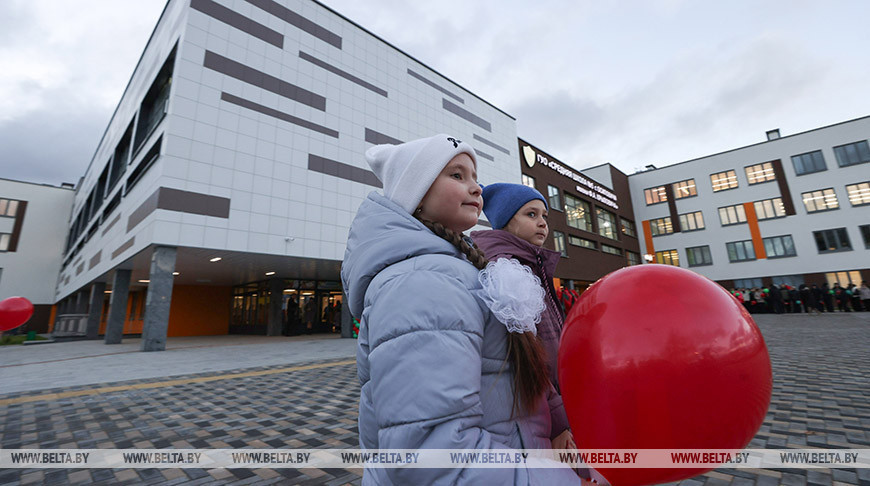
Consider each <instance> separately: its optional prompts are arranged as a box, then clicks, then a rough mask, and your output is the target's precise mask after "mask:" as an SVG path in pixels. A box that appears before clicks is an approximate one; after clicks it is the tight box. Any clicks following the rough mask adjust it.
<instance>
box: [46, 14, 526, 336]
mask: <svg viewBox="0 0 870 486" xmlns="http://www.w3.org/2000/svg"><path fill="white" fill-rule="evenodd" d="M439 132H448V133H450V134H452V135H454V136H457V137H458V138H460V139H462V140H464V141H466V142H469V143H470V144H472V146H474V147H475V149H476V151H477V156H478V161H479V162H478V174H479V178H480V180H481V181H519V180H520V169H519V167H518V166H517V165H516V164H515V163H513V162H514V160H515V157H516V152H515V151H516V148H515V147H516V121H515V120H514V118H512V117H511V116H510V115H508V114H506V113H504V112H503V111H501V110H499V109H498V108H496V107H494V106H492V105H490V104H489V103H487V102H486V101H485V100H483V99H481V98H480V97H478V96H476V95H475V94H473V93H471V92H469V91H467V90H466V89H464V88H463V87H461V86H459V85H457V84H456V83H454V82H452V81H450V80H449V79H446V78H445V77H443V76H441V75H440V74H439V73H437V72H435V71H433V70H432V69H430V68H429V67H428V66H426V65H425V64H423V63H421V62H419V61H417V60H416V59H414V58H412V57H410V56H408V55H407V54H405V53H403V52H402V51H401V50H399V49H397V48H396V47H394V46H392V45H390V44H389V43H387V42H385V41H384V40H382V39H380V38H378V37H377V36H375V35H374V34H372V33H371V32H369V31H367V30H365V29H364V28H362V27H360V26H359V25H356V24H355V23H353V22H351V21H349V20H348V19H346V18H344V17H342V16H341V15H340V14H338V13H336V12H334V11H332V10H330V9H329V8H328V7H326V6H324V5H322V4H320V3H318V2H316V1H312V0H286V1H284V0H282V1H275V0H247V1H246V0H169V1H168V2H167V4H166V7H165V9H164V11H163V13H162V15H161V17H160V19H159V21H158V23H157V26H156V28H155V29H154V32H153V34H152V35H151V38H150V40H149V41H148V43H147V46H146V47H145V50H144V52H143V54H142V57H141V59H140V60H139V63H138V65H137V67H136V69H135V71H134V73H133V75H132V78H131V79H130V81H129V84H128V86H127V88H126V90H125V92H124V94H123V96H122V98H121V100H120V102H119V104H118V106H117V108H116V110H115V113H114V115H113V116H112V118H111V121H110V122H109V125H108V126H107V128H106V130H105V133H104V135H103V137H102V139H101V140H100V142H99V145H98V147H97V149H96V152H95V154H94V156H93V159H92V160H91V161H90V165H89V166H88V168H87V171H86V172H85V174H84V176H83V177H82V180H81V182H80V183H79V184H78V185H77V187H76V191H75V196H74V201H73V203H72V213H71V219H70V221H69V223H68V224H65V226H66V227H68V229H69V232H68V237H67V239H66V241H65V244H64V247H63V248H61V252H62V253H63V257H62V265H61V268H60V277H59V284H58V286H57V290H56V294H55V301H56V302H57V303H58V311H57V314H58V318H57V319H56V322H57V325H58V326H59V329H61V332H63V333H67V334H70V335H86V336H87V337H89V338H92V339H97V338H100V337H102V339H104V340H105V342H106V343H117V342H120V341H121V340H122V338H123V336H125V335H141V336H142V338H143V340H142V350H143V351H152V350H162V349H164V347H165V341H166V338H167V337H171V336H189V335H209V334H228V333H229V334H266V335H279V334H282V333H283V334H288V333H297V332H321V331H325V332H339V331H341V330H343V335H349V333H350V319H349V316H348V315H347V312H346V310H345V309H344V308H343V307H342V306H341V302H342V292H341V286H340V282H339V269H340V265H341V260H342V258H343V254H344V249H345V240H346V237H347V232H348V228H349V226H350V223H351V220H352V218H353V216H354V214H355V211H356V209H357V207H358V206H359V205H360V203H361V202H362V201H363V199H364V198H365V197H366V195H367V194H368V193H369V192H370V191H373V190H377V189H378V188H380V186H381V184H380V182H379V181H378V180H377V178H376V177H375V176H374V174H373V173H372V172H370V171H369V170H368V167H367V165H366V162H365V159H364V155H363V154H364V152H365V150H366V149H367V148H368V147H370V146H372V144H378V143H397V142H399V141H404V140H412V139H415V138H420V137H423V136H429V135H431V134H433V133H439Z"/></svg>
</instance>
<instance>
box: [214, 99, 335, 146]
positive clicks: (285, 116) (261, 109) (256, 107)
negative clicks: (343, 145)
mask: <svg viewBox="0 0 870 486" xmlns="http://www.w3.org/2000/svg"><path fill="white" fill-rule="evenodd" d="M221 99H222V100H224V101H226V102H228V103H232V104H234V105H238V106H241V107H242V108H247V109H249V110H253V111H256V112H258V113H262V114H264V115H269V116H271V117H275V118H277V119H279V120H284V121H286V122H290V123H293V124H294V125H299V126H300V127H303V128H307V129H309V130H314V131H315V132H320V133H322V134H324V135H329V136H330V137H334V138H338V131H336V130H333V129H331V128H327V127H324V126H322V125H318V124H316V123H314V122H310V121H308V120H303V119H302V118H299V117H295V116H293V115H291V114H289V113H284V112H283V111H278V110H276V109H274V108H269V107H268V106H263V105H261V104H258V103H254V102H253V101H250V100H246V99H244V98H239V97H238V96H235V95H231V94H229V93H221Z"/></svg>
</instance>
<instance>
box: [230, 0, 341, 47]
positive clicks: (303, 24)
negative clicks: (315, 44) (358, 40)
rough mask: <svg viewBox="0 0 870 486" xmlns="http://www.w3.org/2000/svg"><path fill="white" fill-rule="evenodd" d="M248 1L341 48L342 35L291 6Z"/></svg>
mask: <svg viewBox="0 0 870 486" xmlns="http://www.w3.org/2000/svg"><path fill="white" fill-rule="evenodd" d="M247 2H248V3H250V4H251V5H254V6H255V7H258V8H260V9H262V10H265V11H266V12H269V13H270V14H272V15H274V16H275V17H278V18H279V19H281V20H283V21H284V22H287V23H288V24H290V25H292V26H294V27H296V28H298V29H300V30H302V31H303V32H308V33H309V34H311V35H313V36H314V37H317V38H318V39H320V40H322V41H323V42H326V43H327V44H329V45H331V46H334V47H337V48H339V49H341V37H340V36H339V35H338V34H336V33H334V32H331V31H329V30H327V29H326V28H324V27H321V26H320V25H317V24H316V23H314V22H312V21H310V20H308V19H306V18H305V17H303V16H301V15H299V14H298V13H296V12H294V11H292V10H290V9H289V8H287V7H285V6H283V5H281V4H279V3H278V2H275V1H274V0H247Z"/></svg>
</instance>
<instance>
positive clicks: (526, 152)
mask: <svg viewBox="0 0 870 486" xmlns="http://www.w3.org/2000/svg"><path fill="white" fill-rule="evenodd" d="M523 158H525V159H526V165H528V166H529V169H531V168H532V167H534V166H535V149H533V148H532V147H529V146H528V145H526V146H525V147H523Z"/></svg>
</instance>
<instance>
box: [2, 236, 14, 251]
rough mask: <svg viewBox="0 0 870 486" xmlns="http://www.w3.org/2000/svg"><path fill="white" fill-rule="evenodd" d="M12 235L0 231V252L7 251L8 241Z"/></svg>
mask: <svg viewBox="0 0 870 486" xmlns="http://www.w3.org/2000/svg"><path fill="white" fill-rule="evenodd" d="M11 239H12V235H11V234H9V233H0V252H5V251H9V241H10V240H11Z"/></svg>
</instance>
